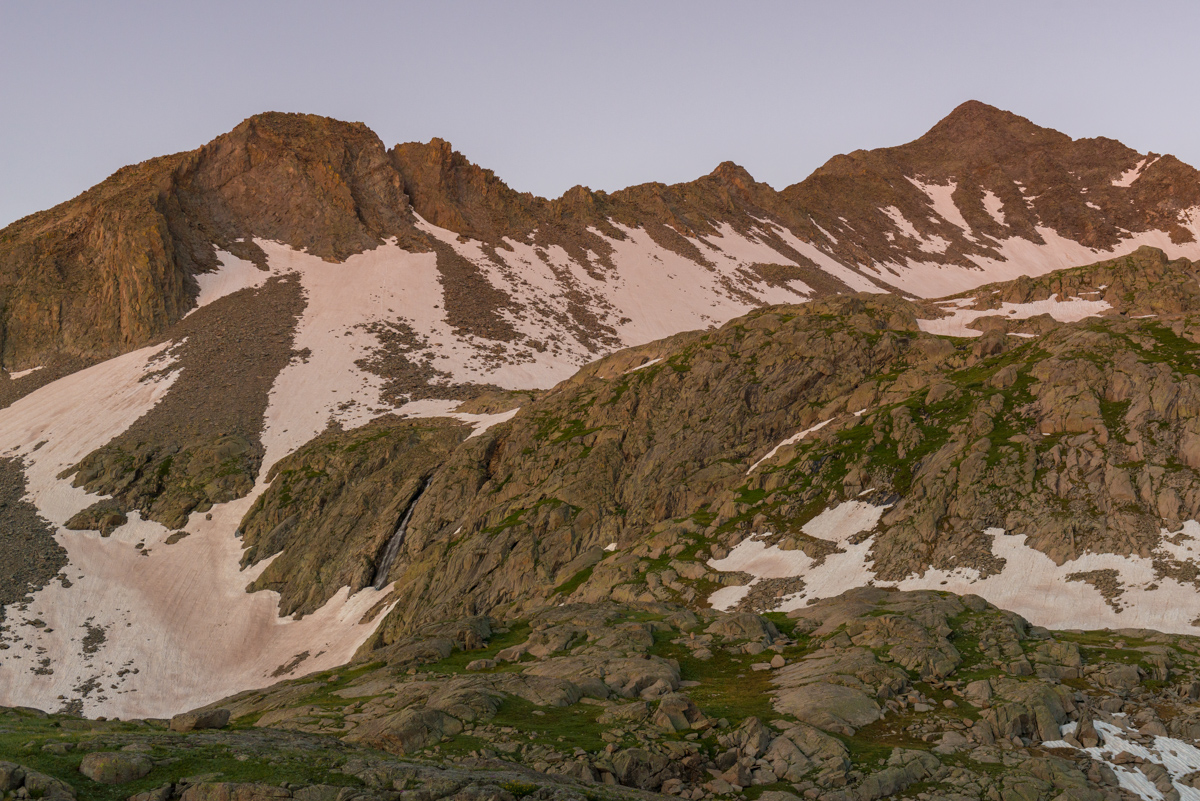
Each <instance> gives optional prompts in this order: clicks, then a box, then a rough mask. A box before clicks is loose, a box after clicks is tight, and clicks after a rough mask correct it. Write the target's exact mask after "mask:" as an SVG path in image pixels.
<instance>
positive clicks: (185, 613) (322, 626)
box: [0, 345, 383, 717]
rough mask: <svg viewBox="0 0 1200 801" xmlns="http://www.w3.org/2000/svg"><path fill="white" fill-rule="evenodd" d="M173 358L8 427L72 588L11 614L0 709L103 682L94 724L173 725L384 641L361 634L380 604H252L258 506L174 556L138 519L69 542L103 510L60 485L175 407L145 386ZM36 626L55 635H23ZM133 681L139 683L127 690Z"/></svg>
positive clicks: (49, 402)
mask: <svg viewBox="0 0 1200 801" xmlns="http://www.w3.org/2000/svg"><path fill="white" fill-rule="evenodd" d="M167 347H168V346H167V345H159V346H156V347H152V348H144V349H142V350H138V351H134V352H132V353H128V354H125V355H123V356H119V357H117V358H115V359H110V360H109V361H106V362H102V363H100V364H97V365H94V366H92V367H90V368H87V369H86V370H81V371H80V372H77V373H74V374H72V375H69V376H67V377H65V378H62V379H59V380H58V381H55V382H53V383H51V384H48V385H46V386H44V387H42V388H40V389H38V390H37V391H35V392H33V393H31V394H29V395H28V396H26V397H24V398H22V399H20V400H18V401H17V402H15V403H14V404H13V405H12V406H10V407H9V408H8V409H6V410H5V412H4V414H3V415H0V453H3V455H5V456H12V457H17V458H20V459H22V460H23V461H24V463H25V466H26V469H25V473H26V477H27V481H28V497H29V499H30V500H31V501H32V502H33V503H34V504H35V505H36V506H37V508H38V510H39V511H40V512H41V514H42V516H43V517H45V518H46V519H47V520H49V521H50V522H51V523H52V524H54V525H55V526H56V527H58V530H57V532H56V534H55V538H56V540H57V541H58V542H59V543H60V544H62V545H63V546H64V547H65V548H66V549H67V555H68V560H69V561H68V564H67V566H66V567H65V568H64V569H63V572H64V573H65V574H66V576H67V577H68V578H69V580H70V583H71V586H70V587H69V588H68V587H63V586H62V585H61V584H60V583H59V582H57V581H54V582H51V583H50V584H49V585H47V586H46V587H44V588H43V589H41V590H39V591H38V592H36V593H34V595H33V601H32V602H31V603H30V604H29V608H28V610H26V611H24V612H21V611H18V608H17V606H15V605H13V606H10V607H8V619H9V625H10V626H11V629H10V632H8V635H7V638H8V639H9V640H10V642H12V644H13V647H12V648H10V649H8V650H5V651H0V677H2V680H0V704H6V705H16V704H20V705H28V706H36V707H40V708H43V709H47V710H53V709H57V708H58V707H59V706H60V705H61V703H62V702H61V701H60V700H58V698H59V696H60V695H62V696H65V697H67V698H76V697H79V695H80V694H81V692H80V690H79V689H78V688H80V687H81V685H84V684H85V683H86V682H89V680H92V681H93V682H94V683H95V685H96V687H95V689H92V690H91V691H90V693H89V694H88V696H87V697H86V699H85V700H84V710H85V711H86V712H87V713H88V714H90V715H97V714H100V715H109V716H120V717H133V716H152V717H154V716H166V715H170V714H173V713H175V712H179V711H181V710H183V709H187V708H191V707H194V706H198V705H201V704H204V703H208V702H211V701H214V700H217V699H219V698H221V697H223V696H225V695H228V694H230V693H232V692H235V691H237V690H241V689H246V688H249V687H258V686H264V685H266V684H270V683H272V682H274V681H276V679H275V678H273V677H272V676H271V673H272V672H273V671H274V670H275V669H276V668H277V667H278V666H280V665H281V664H283V663H285V662H287V661H289V660H290V659H292V658H293V657H294V656H295V655H297V654H299V653H301V652H303V651H306V650H307V651H309V652H310V653H311V654H313V655H314V656H312V657H311V658H310V659H308V660H307V661H305V662H304V663H303V665H302V671H303V672H308V671H310V670H318V669H324V668H326V667H333V666H336V665H338V664H342V663H344V662H345V661H346V660H348V659H349V658H350V656H351V655H352V654H353V653H354V651H355V650H356V649H357V648H358V646H359V645H360V644H361V643H362V642H363V641H364V640H365V639H366V638H367V636H369V634H370V632H371V631H372V630H373V628H374V624H369V625H358V624H357V621H358V620H359V618H360V617H361V616H362V615H363V613H365V612H366V611H367V610H368V609H369V608H370V607H371V606H373V605H374V604H375V603H376V602H377V601H378V600H379V599H380V598H382V597H383V594H382V593H376V592H374V591H371V592H366V591H364V592H362V593H359V594H358V595H356V596H354V598H348V597H347V595H348V593H347V591H346V590H343V591H342V592H341V593H339V594H338V595H337V596H335V598H334V599H332V600H331V601H330V602H329V603H327V604H326V605H325V606H324V607H322V608H321V609H320V610H318V611H317V612H315V613H314V614H312V615H310V616H308V617H306V618H304V619H303V620H301V621H294V620H291V619H280V618H279V617H278V595H277V594H276V593H273V592H260V593H254V594H248V593H246V592H245V586H246V584H247V583H249V582H250V581H252V580H253V579H254V578H255V577H256V576H257V575H258V573H260V572H261V570H262V569H264V568H265V566H266V565H265V563H262V564H260V565H259V566H258V567H257V568H255V569H251V570H246V571H242V570H240V569H239V566H238V561H239V559H240V558H241V553H242V548H241V541H240V540H238V539H236V538H235V537H234V536H233V532H234V531H235V530H236V528H237V526H238V523H239V521H240V520H241V517H242V515H243V513H244V512H245V510H246V509H247V508H248V507H249V505H250V504H251V503H253V501H254V499H255V497H256V495H257V493H256V494H254V495H251V496H250V497H247V498H242V499H240V500H238V501H234V502H232V503H229V504H221V505H218V506H216V507H213V509H212V510H211V514H212V520H211V521H210V520H203V519H197V518H201V517H203V516H201V515H193V516H192V519H191V520H190V521H189V524H188V526H187V530H188V531H189V532H190V533H191V535H190V536H188V537H186V538H184V539H183V540H181V541H179V542H178V543H176V544H174V545H165V544H163V540H164V539H165V538H166V537H167V536H168V535H169V534H170V532H169V531H168V530H167V529H165V528H164V527H163V526H161V525H159V524H157V523H152V522H148V521H143V520H141V519H140V518H139V517H138V515H137V514H133V515H131V516H130V521H129V522H128V523H127V524H126V525H124V526H122V527H121V528H119V529H117V530H116V531H115V532H113V534H112V536H111V537H108V538H102V537H100V536H99V534H98V533H96V532H77V531H67V530H65V529H62V528H61V526H62V524H63V523H64V522H65V521H66V520H67V519H69V518H70V517H71V516H72V515H74V514H75V513H76V512H78V511H79V510H81V509H83V508H85V507H87V506H89V505H90V504H92V503H94V502H95V501H96V500H98V497H97V496H95V495H90V494H88V493H87V492H85V491H84V490H83V489H80V488H76V487H72V486H71V482H70V480H61V479H59V478H57V476H58V474H59V473H60V472H61V471H62V470H63V469H64V468H66V467H69V466H71V465H73V464H76V463H78V461H79V460H80V459H82V458H83V457H84V456H85V455H87V454H88V453H90V452H91V451H92V450H94V449H96V448H98V447H100V446H102V445H104V444H106V443H107V442H109V441H110V440H112V439H113V438H114V437H116V436H118V435H119V434H120V433H121V432H123V431H125V430H126V429H127V428H128V427H129V426H130V425H131V424H132V423H133V422H134V421H135V420H137V419H138V418H139V417H141V416H142V415H143V414H145V413H146V412H147V411H149V410H150V409H151V408H153V407H154V405H155V404H156V403H157V402H158V401H159V399H161V398H162V397H163V396H164V395H165V394H166V392H167V391H168V389H169V388H170V387H171V384H172V382H173V381H174V379H175V376H176V375H177V373H174V372H168V373H167V374H166V375H165V376H161V377H156V378H149V379H145V376H147V374H149V373H154V372H156V371H160V370H162V369H163V368H169V367H170V365H171V360H170V355H169V352H168V351H167ZM143 379H145V380H143ZM39 443H40V447H39ZM137 543H144V544H145V550H147V551H149V552H150V553H149V555H142V554H143V551H141V550H139V549H137V548H135V547H134V546H135V545H136V544H137ZM34 618H41V619H42V620H43V621H45V622H46V624H47V625H46V627H45V628H40V629H39V628H33V627H32V626H28V625H25V623H24V621H28V620H33V619H34ZM85 623H86V624H87V625H89V626H93V627H97V628H100V629H102V630H103V631H104V635H105V639H104V642H103V643H102V644H101V645H100V646H99V648H98V650H97V651H96V652H95V653H91V654H88V653H85V652H84V650H83V647H82V640H83V637H84V635H85V634H86V633H87V630H86V629H85V627H84V626H85ZM27 644H28V645H30V646H32V648H33V650H26V649H25V648H24V645H27ZM318 654H319V655H318ZM35 655H36V659H35ZM37 659H50V663H49V667H50V668H52V670H53V673H35V672H34V670H33V669H34V668H36V667H38V665H37V661H36V660H37ZM134 669H136V670H137V672H136V673H134V672H132V671H133V670H134ZM122 670H126V671H129V672H127V673H126V674H125V675H123V676H120V677H118V676H117V673H118V672H119V671H122ZM113 684H116V685H118V686H117V688H116V689H113V688H112V687H111V685H113ZM101 697H103V698H104V700H100V699H101Z"/></svg>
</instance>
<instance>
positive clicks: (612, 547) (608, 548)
mask: <svg viewBox="0 0 1200 801" xmlns="http://www.w3.org/2000/svg"><path fill="white" fill-rule="evenodd" d="M604 550H606V551H609V552H612V551H615V550H617V544H616V543H615V542H610V543H609V544H608V545H605V546H604Z"/></svg>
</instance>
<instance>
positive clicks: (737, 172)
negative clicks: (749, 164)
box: [709, 161, 757, 192]
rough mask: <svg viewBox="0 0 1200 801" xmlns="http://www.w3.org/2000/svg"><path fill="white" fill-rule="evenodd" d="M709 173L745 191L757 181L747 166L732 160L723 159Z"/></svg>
mask: <svg viewBox="0 0 1200 801" xmlns="http://www.w3.org/2000/svg"><path fill="white" fill-rule="evenodd" d="M709 175H710V176H711V177H713V178H717V179H719V180H721V181H724V182H725V183H728V184H733V185H734V186H736V187H737V188H738V189H741V190H742V191H743V192H744V191H746V190H747V189H749V188H750V187H752V186H754V184H755V183H757V182H756V181H755V180H754V176H753V175H751V174H750V173H749V172H748V171H747V170H746V168H745V167H743V166H742V165H740V164H737V163H735V162H732V161H722V162H721V163H720V164H718V165H717V168H716V169H715V170H713V171H712V172H711V173H709Z"/></svg>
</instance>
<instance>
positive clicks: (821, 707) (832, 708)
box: [775, 682, 880, 735]
mask: <svg viewBox="0 0 1200 801" xmlns="http://www.w3.org/2000/svg"><path fill="white" fill-rule="evenodd" d="M775 708H776V709H777V710H779V711H780V712H783V713H785V714H789V715H793V716H794V717H796V718H798V719H799V720H802V721H804V722H805V723H809V724H812V725H813V726H816V727H817V728H819V729H824V730H826V731H832V732H836V733H838V734H846V735H852V734H853V733H854V730H855V729H858V728H860V727H862V726H866V725H867V724H868V723H874V722H875V721H877V720H879V716H880V715H879V705H878V704H876V703H875V701H874V700H872V699H871V698H870V697H868V696H867V694H866V693H864V692H863V691H862V690H857V689H855V688H853V687H845V686H842V685H840V684H827V683H825V682H814V683H813V684H806V685H804V686H802V687H795V688H792V689H787V690H780V691H779V694H778V695H777V696H776V698H775Z"/></svg>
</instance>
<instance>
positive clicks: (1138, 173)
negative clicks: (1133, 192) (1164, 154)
mask: <svg viewBox="0 0 1200 801" xmlns="http://www.w3.org/2000/svg"><path fill="white" fill-rule="evenodd" d="M1156 161H1158V159H1157V158H1154V159H1150V158H1149V157H1147V158H1143V159H1142V160H1141V161H1139V162H1138V163H1137V164H1135V165H1133V167H1131V168H1129V169H1128V170H1126V171H1125V172H1123V173H1121V176H1120V177H1119V178H1116V179H1114V180H1113V182H1112V185H1113V186H1123V187H1130V186H1133V182H1134V181H1136V180H1137V179H1138V178H1141V177H1142V173H1144V172H1145V171H1146V168H1147V167H1149V166H1150V165H1151V164H1153V163H1154V162H1156Z"/></svg>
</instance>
